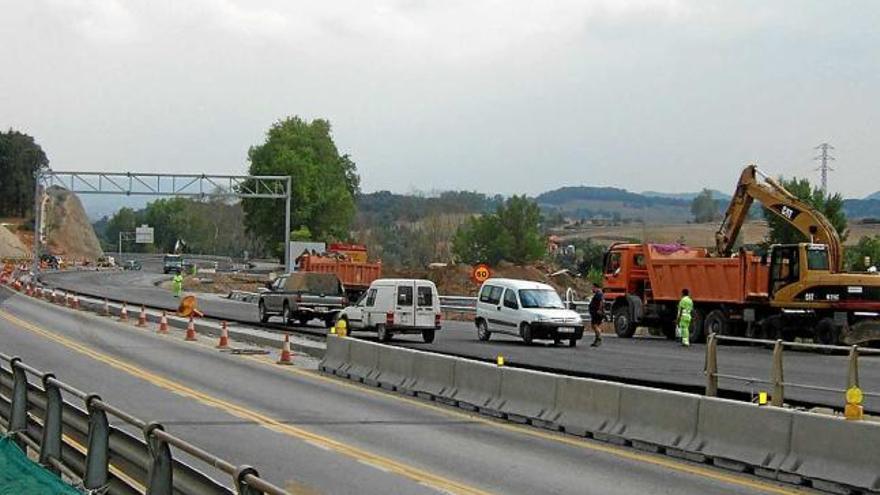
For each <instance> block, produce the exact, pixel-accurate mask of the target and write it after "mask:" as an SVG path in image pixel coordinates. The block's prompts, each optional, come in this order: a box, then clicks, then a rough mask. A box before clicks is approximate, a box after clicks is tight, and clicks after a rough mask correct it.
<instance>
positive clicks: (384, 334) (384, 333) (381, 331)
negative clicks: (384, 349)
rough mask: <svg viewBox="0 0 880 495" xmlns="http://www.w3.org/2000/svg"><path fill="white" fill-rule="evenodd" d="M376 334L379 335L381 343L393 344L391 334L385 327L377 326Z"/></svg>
mask: <svg viewBox="0 0 880 495" xmlns="http://www.w3.org/2000/svg"><path fill="white" fill-rule="evenodd" d="M376 333H377V334H378V335H379V342H391V332H390V331H389V330H388V329H387V328H385V325H376Z"/></svg>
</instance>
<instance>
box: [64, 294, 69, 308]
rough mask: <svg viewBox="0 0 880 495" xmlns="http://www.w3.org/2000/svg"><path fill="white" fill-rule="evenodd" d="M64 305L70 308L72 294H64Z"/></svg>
mask: <svg viewBox="0 0 880 495" xmlns="http://www.w3.org/2000/svg"><path fill="white" fill-rule="evenodd" d="M64 305H65V306H67V307H68V308H69V307H70V292H67V291H65V292H64Z"/></svg>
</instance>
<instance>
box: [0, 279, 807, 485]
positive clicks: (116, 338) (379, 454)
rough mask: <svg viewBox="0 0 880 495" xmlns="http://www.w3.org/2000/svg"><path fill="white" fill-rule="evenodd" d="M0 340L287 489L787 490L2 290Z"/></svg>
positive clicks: (34, 361) (304, 362) (28, 359)
mask: <svg viewBox="0 0 880 495" xmlns="http://www.w3.org/2000/svg"><path fill="white" fill-rule="evenodd" d="M0 350H2V352H4V353H7V354H13V355H18V356H21V357H22V358H23V359H24V360H25V361H26V362H28V363H29V364H32V365H34V366H36V367H38V368H40V369H42V370H46V371H53V372H55V373H56V375H57V376H58V377H59V378H60V379H62V380H64V381H66V382H68V383H70V384H72V385H74V386H76V387H79V388H81V389H84V390H87V391H94V392H97V393H99V394H100V395H101V396H102V397H103V398H104V399H105V400H107V401H108V402H110V403H112V404H114V405H116V406H119V407H121V408H123V409H125V410H128V411H130V412H133V413H135V414H136V415H137V416H139V417H141V418H142V419H147V420H153V419H155V420H158V421H160V422H162V423H164V424H165V425H166V427H168V429H169V430H170V431H172V432H174V433H175V434H178V435H180V436H181V437H183V438H185V439H187V440H189V441H191V442H194V443H197V444H198V445H201V446H204V447H205V448H207V449H209V450H210V451H212V452H215V453H217V454H219V455H221V456H222V457H224V458H226V459H228V460H230V461H232V462H233V463H236V464H242V463H248V464H253V465H255V466H257V467H258V468H259V469H260V473H261V474H262V475H263V476H265V477H266V478H268V479H269V480H270V481H273V482H276V483H278V484H281V485H283V486H287V487H289V488H290V489H291V490H294V491H295V493H308V494H313V493H358V494H363V493H401V494H410V493H420V494H421V493H436V492H437V491H441V492H450V493H474V494H482V493H511V494H517V493H522V494H535V493H560V494H561V493H602V494H609V493H610V494H614V493H620V494H624V493H627V494H628V493H676V494H690V493H694V494H696V493H700V494H706V493H709V494H711V493H718V494H721V493H796V492H797V491H796V490H795V488H794V487H789V486H783V485H778V484H775V483H769V482H766V481H764V480H760V479H757V478H754V477H750V476H744V475H739V474H734V473H730V472H727V471H723V470H718V469H714V468H711V467H709V466H705V465H698V464H693V463H688V462H684V461H678V460H675V459H671V458H666V457H662V456H656V455H653V454H647V453H643V452H639V451H635V450H632V449H626V448H620V447H615V446H611V445H608V444H603V443H599V442H594V441H588V440H584V439H577V438H573V437H569V436H564V435H560V434H556V433H550V432H545V431H543V430H538V429H535V428H530V427H524V426H516V425H511V424H508V423H502V422H498V421H496V420H491V419H487V418H483V417H480V416H476V415H473V414H470V413H465V412H463V411H460V410H458V409H454V408H448V407H445V406H439V405H436V404H433V403H429V402H423V401H420V400H416V399H411V398H405V397H401V396H397V395H393V394H391V393H387V392H383V391H379V390H377V389H372V388H366V387H365V386H363V385H355V384H352V383H350V382H346V381H341V380H339V379H337V378H331V377H326V376H324V375H320V374H318V372H316V371H314V369H313V368H314V365H315V363H314V362H313V361H308V360H304V359H302V360H300V362H299V363H298V364H299V365H298V366H296V367H279V366H276V365H274V364H272V363H271V360H269V359H266V358H260V357H243V356H231V355H228V354H222V353H219V352H217V351H216V350H214V349H213V348H211V347H210V345H204V344H192V343H185V342H183V341H182V339H181V335H180V334H179V333H177V334H174V335H172V336H171V337H163V336H158V335H156V334H154V333H152V332H146V331H143V330H140V329H137V328H135V327H133V326H131V325H128V324H120V323H118V322H115V321H113V320H110V319H108V318H102V317H99V316H96V315H93V314H90V313H84V312H73V311H72V310H69V309H65V308H60V307H57V306H52V305H50V304H48V303H45V302H41V301H35V300H33V299H29V298H25V297H23V296H21V295H10V294H9V292H8V291H5V290H0Z"/></svg>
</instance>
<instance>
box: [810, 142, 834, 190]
mask: <svg viewBox="0 0 880 495" xmlns="http://www.w3.org/2000/svg"><path fill="white" fill-rule="evenodd" d="M814 149H817V150H821V152H822V153H821V154H820V155H819V156H817V157H815V158H813V160H822V165H819V168H817V169H816V170H818V171H819V172H822V192H824V193H827V192H828V172H833V171H834V169H833V168H831V167H829V166H828V162H830V161H834V157H833V156H831V155H829V154H828V150H833V149H834V146H831V145H830V144H828V143H822V144H820V145H819V146H816V147H815V148H814Z"/></svg>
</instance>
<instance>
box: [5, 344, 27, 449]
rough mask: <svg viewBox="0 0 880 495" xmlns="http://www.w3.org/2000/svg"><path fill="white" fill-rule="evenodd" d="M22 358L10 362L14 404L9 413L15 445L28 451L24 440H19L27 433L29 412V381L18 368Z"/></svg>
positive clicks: (10, 429)
mask: <svg viewBox="0 0 880 495" xmlns="http://www.w3.org/2000/svg"><path fill="white" fill-rule="evenodd" d="M20 362H21V358H20V357H18V356H15V357H13V358H12V359H10V360H9V368H10V369H11V370H12V404H11V406H10V408H11V410H10V413H9V432H10V433H14V434H15V443H16V444H18V446H19V447H21V449H22V450H25V449H27V444H25V443H24V440H22V439H20V438H18V435H24V434H26V432H27V411H28V381H27V375H26V374H25V372H24V369H23V368H21V367H20V366H18V363H20Z"/></svg>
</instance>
